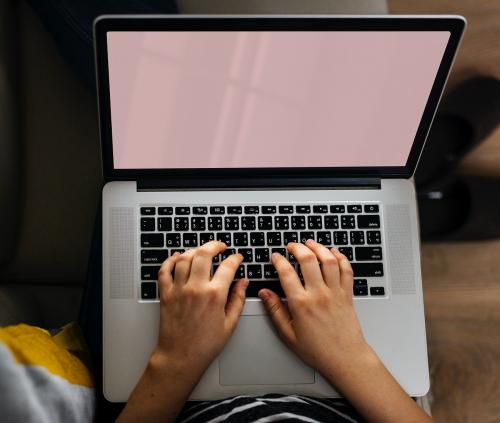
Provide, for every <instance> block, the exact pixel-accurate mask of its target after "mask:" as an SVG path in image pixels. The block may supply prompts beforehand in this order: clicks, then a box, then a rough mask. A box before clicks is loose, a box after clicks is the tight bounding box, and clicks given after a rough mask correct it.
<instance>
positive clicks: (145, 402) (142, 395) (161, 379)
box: [117, 354, 199, 423]
mask: <svg viewBox="0 0 500 423" xmlns="http://www.w3.org/2000/svg"><path fill="white" fill-rule="evenodd" d="M198 380H199V376H198V375H197V374H194V373H192V372H189V373H188V372H185V371H184V369H183V368H182V367H181V366H179V365H178V364H177V363H172V362H169V360H168V358H166V357H162V356H158V355H155V354H153V356H152V357H151V359H150V361H149V363H148V366H147V368H146V370H145V371H144V373H143V375H142V377H141V379H140V380H139V382H138V384H137V385H136V387H135V389H134V390H133V392H132V394H131V395H130V398H129V400H128V403H127V406H126V407H125V409H124V410H123V412H122V413H121V415H120V417H119V418H118V420H117V421H118V422H121V423H122V422H136V421H140V422H159V421H161V422H173V421H175V419H176V417H177V415H178V414H179V412H180V410H181V409H182V407H183V406H184V403H185V402H186V401H187V399H188V398H189V395H190V394H191V391H192V390H193V388H194V386H195V385H196V383H197V382H198Z"/></svg>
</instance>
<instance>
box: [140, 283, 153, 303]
mask: <svg viewBox="0 0 500 423" xmlns="http://www.w3.org/2000/svg"><path fill="white" fill-rule="evenodd" d="M141 299H143V300H156V283H155V282H143V283H141Z"/></svg>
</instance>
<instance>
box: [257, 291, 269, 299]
mask: <svg viewBox="0 0 500 423" xmlns="http://www.w3.org/2000/svg"><path fill="white" fill-rule="evenodd" d="M259 298H260V299H261V300H263V301H266V300H268V299H269V292H267V291H266V290H265V289H261V290H260V291H259Z"/></svg>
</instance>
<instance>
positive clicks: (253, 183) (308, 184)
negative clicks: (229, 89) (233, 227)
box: [137, 178, 380, 191]
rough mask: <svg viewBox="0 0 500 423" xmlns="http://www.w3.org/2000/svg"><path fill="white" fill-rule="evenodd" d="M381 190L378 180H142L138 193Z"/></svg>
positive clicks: (139, 183)
mask: <svg viewBox="0 0 500 423" xmlns="http://www.w3.org/2000/svg"><path fill="white" fill-rule="evenodd" d="M242 189H243V190H256V189H259V190H261V189H264V190H280V189H380V179H379V178H245V179H236V178H234V179H229V178H228V179H222V178H221V179H217V178H210V179H208V178H207V179H189V178H186V179H142V180H138V181H137V190H138V191H166V190H168V191H172V190H183V191H186V190H196V191H199V190H218V191H219V190H242Z"/></svg>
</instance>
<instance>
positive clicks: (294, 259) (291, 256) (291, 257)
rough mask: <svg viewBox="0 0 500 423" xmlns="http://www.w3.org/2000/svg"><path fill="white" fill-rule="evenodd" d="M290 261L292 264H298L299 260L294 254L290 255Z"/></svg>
mask: <svg viewBox="0 0 500 423" xmlns="http://www.w3.org/2000/svg"><path fill="white" fill-rule="evenodd" d="M288 261H289V262H290V263H291V264H296V263H297V258H296V257H295V256H294V255H293V254H292V253H288Z"/></svg>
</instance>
